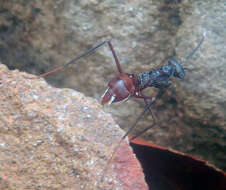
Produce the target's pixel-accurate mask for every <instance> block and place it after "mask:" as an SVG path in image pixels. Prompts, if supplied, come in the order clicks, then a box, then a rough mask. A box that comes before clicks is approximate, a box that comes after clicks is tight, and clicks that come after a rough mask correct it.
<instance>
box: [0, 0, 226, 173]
mask: <svg viewBox="0 0 226 190" xmlns="http://www.w3.org/2000/svg"><path fill="white" fill-rule="evenodd" d="M1 2H2V3H1V4H0V9H1V11H0V16H1V17H0V59H1V61H2V62H3V63H4V64H7V65H8V66H9V68H11V69H12V68H19V69H21V70H25V71H28V72H31V73H36V74H40V73H43V72H45V71H48V70H51V69H52V68H54V67H55V66H59V65H62V64H63V63H65V62H67V61H69V60H70V59H71V58H73V57H74V56H76V55H79V54H80V53H82V52H83V51H84V50H86V49H87V48H89V47H91V46H93V45H94V44H97V43H99V42H102V41H103V40H106V39H112V43H113V45H114V47H115V50H116V52H117V54H118V56H119V59H120V62H121V64H122V67H123V68H124V70H125V71H127V72H131V73H134V72H135V73H138V72H141V71H146V70H149V69H151V68H154V67H156V66H158V65H161V64H163V63H166V59H167V58H168V57H169V56H170V55H172V52H175V53H176V55H177V57H178V58H179V59H182V58H184V57H185V56H186V55H187V54H188V53H189V52H190V51H191V50H192V49H193V48H194V47H195V46H196V44H197V43H198V42H199V40H200V39H201V36H202V33H203V32H207V37H206V40H205V42H204V43H203V45H202V47H201V48H200V50H199V51H198V52H197V54H196V55H194V57H193V58H192V59H191V60H190V61H189V63H187V64H186V66H187V67H188V68H189V69H191V70H192V71H191V72H187V77H186V80H184V81H177V82H176V81H175V83H174V85H172V86H171V87H170V89H169V90H168V91H167V92H166V94H165V96H164V97H163V101H159V102H158V105H157V106H156V107H154V108H153V110H154V111H155V113H156V115H157V117H158V120H159V121H161V122H163V121H165V120H167V119H168V118H170V117H173V116H176V119H174V120H173V122H170V123H167V122H163V124H162V127H156V128H153V129H152V130H151V131H150V132H149V133H146V135H145V138H146V139H149V140H153V141H155V142H156V143H158V144H161V145H165V146H170V147H173V148H176V149H178V150H180V151H183V152H188V153H192V154H196V155H199V156H201V157H202V158H205V159H208V160H209V161H211V162H213V163H215V164H216V165H217V166H218V167H221V168H223V169H225V168H226V165H225V163H226V162H225V160H226V152H225V150H226V149H225V146H226V144H225V137H226V128H225V127H226V106H225V102H226V93H225V89H226V84H225V81H226V80H225V79H226V78H225V77H226V74H225V73H226V66H225V64H224V63H225V51H224V49H225V38H226V36H225V35H226V33H225V28H224V26H225V24H226V23H225V22H226V18H225V17H226V15H225V13H226V7H225V3H224V1H223V0H219V1H212V0H207V1H195V0H189V1H188V0H184V1H179V0H160V1H154V0H153V1H150V0H141V1H122V0H117V1H115V0H109V1H100V0H92V1H87V0H82V1H74V0H68V1H62V0H56V1H52V0H40V1H35V2H33V1H25V0H14V1H12V0H2V1H1ZM174 50H175V51H174ZM15 63H16V64H15ZM115 72H116V67H115V64H114V63H113V59H112V55H111V53H110V51H109V50H108V48H107V47H103V48H101V49H99V50H98V51H97V52H96V53H95V54H93V55H92V56H89V57H87V58H85V59H83V60H80V61H79V62H78V63H76V64H75V65H74V66H71V67H70V68H69V69H65V70H64V71H63V72H60V73H56V74H54V75H52V76H49V77H48V78H47V79H46V80H47V81H49V82H50V83H51V84H53V85H55V86H58V87H72V88H75V89H77V90H79V91H82V92H84V93H85V94H86V95H88V96H92V97H95V98H97V99H100V96H101V94H102V93H103V92H104V91H105V87H106V84H107V82H108V80H109V79H110V78H111V77H112V76H114V74H115ZM155 93H156V92H154V90H151V89H150V90H149V91H147V92H146V94H148V95H150V96H153V94H155ZM143 106H144V105H143V102H142V101H140V100H137V101H134V100H129V101H128V102H126V103H123V104H116V105H113V106H111V107H110V108H106V109H107V110H108V111H110V112H111V113H112V114H113V116H114V118H115V119H116V121H117V123H119V124H120V127H122V128H124V129H128V127H129V126H131V124H132V123H133V122H134V120H135V117H136V115H137V114H138V113H140V112H141V110H142V109H143ZM150 122H151V117H150V116H148V117H147V118H146V119H144V120H143V121H142V122H140V123H139V126H138V130H139V129H141V128H142V127H145V126H148V125H149V124H150Z"/></svg>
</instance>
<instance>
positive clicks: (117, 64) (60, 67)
mask: <svg viewBox="0 0 226 190" xmlns="http://www.w3.org/2000/svg"><path fill="white" fill-rule="evenodd" d="M106 43H107V44H108V46H109V48H110V50H111V52H112V55H113V57H114V59H115V63H116V66H117V69H118V71H119V72H120V73H123V71H122V68H121V65H120V63H119V60H118V57H117V55H116V53H115V51H114V48H113V46H112V44H111V42H110V41H109V40H107V41H103V42H101V43H100V44H98V45H97V46H95V47H92V48H90V49H88V50H86V51H85V52H84V53H83V54H81V55H79V56H77V57H75V58H73V59H72V60H71V61H69V62H68V63H66V64H64V65H62V66H59V67H56V68H55V69H53V70H51V71H49V72H46V73H43V74H41V75H39V77H46V76H48V75H50V74H52V73H55V72H57V71H60V70H62V69H64V68H65V67H67V66H68V65H71V64H74V63H76V61H78V60H79V59H81V58H82V57H84V56H87V55H90V54H91V53H93V52H94V51H95V50H96V49H98V48H99V47H101V46H103V45H104V44H106Z"/></svg>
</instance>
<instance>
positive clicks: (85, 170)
mask: <svg viewBox="0 0 226 190" xmlns="http://www.w3.org/2000/svg"><path fill="white" fill-rule="evenodd" d="M0 110H1V113H0V189H4V190H12V189H42V190H44V189H54V190H58V189H59V190H62V189H65V190H66V189H76V190H79V189H81V190H82V189H84V190H92V189H96V190H100V189H103V190H107V189H109V190H112V189H124V190H127V189H128V190H129V189H136V190H147V189H148V188H147V185H146V184H145V182H144V176H143V174H142V169H141V168H140V165H139V163H138V161H137V160H136V158H135V156H134V154H133V153H132V151H131V149H130V147H129V146H128V144H127V143H126V142H123V144H122V146H121V148H120V149H119V151H118V152H117V154H116V156H115V158H114V161H113V163H112V164H111V165H110V166H109V169H108V170H107V172H106V173H105V176H104V178H103V179H104V180H103V182H101V181H100V178H101V176H102V174H103V168H104V167H105V165H106V161H107V160H108V159H109V157H110V155H111V154H112V150H113V148H114V147H115V146H116V144H117V142H118V141H119V139H120V137H121V136H122V135H123V133H122V131H121V130H120V129H119V126H118V125H116V124H115V122H114V121H113V119H112V117H111V116H110V114H106V113H104V111H103V110H102V108H101V106H100V104H98V103H97V101H95V100H93V99H92V98H87V97H85V96H84V95H83V94H81V93H79V92H76V91H74V90H70V89H57V88H53V87H51V86H49V85H48V84H47V83H46V82H45V81H44V80H43V79H38V78H37V77H35V76H32V75H28V74H26V73H20V72H19V71H18V70H16V71H9V70H8V69H7V68H6V67H5V66H3V65H0ZM113 166H114V167H113ZM134 176H136V177H134Z"/></svg>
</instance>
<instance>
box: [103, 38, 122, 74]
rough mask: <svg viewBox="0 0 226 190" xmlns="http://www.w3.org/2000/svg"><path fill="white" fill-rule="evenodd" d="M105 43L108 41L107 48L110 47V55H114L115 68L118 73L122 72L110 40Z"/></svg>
mask: <svg viewBox="0 0 226 190" xmlns="http://www.w3.org/2000/svg"><path fill="white" fill-rule="evenodd" d="M107 43H108V46H109V48H110V50H111V52H112V55H113V57H114V59H115V63H116V66H117V69H118V71H119V73H123V71H122V67H121V65H120V63H119V60H118V57H117V55H116V53H115V50H114V48H113V46H112V44H111V42H110V41H108V42H107Z"/></svg>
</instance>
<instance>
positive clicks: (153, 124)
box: [130, 89, 164, 140]
mask: <svg viewBox="0 0 226 190" xmlns="http://www.w3.org/2000/svg"><path fill="white" fill-rule="evenodd" d="M163 93H164V91H163V90H162V89H161V90H159V92H158V94H157V95H156V97H155V98H152V101H151V102H150V103H147V99H144V101H145V104H146V107H145V109H146V108H147V109H148V110H149V111H150V113H151V116H152V120H153V123H152V125H150V126H148V127H146V128H145V129H144V130H142V131H141V132H139V133H138V134H137V135H135V136H133V137H132V138H131V139H130V140H133V139H135V138H137V137H139V136H141V135H142V134H143V133H145V132H146V131H147V130H149V129H151V128H152V127H154V126H155V125H158V122H157V120H156V118H155V116H154V113H153V111H152V109H151V106H152V105H153V104H154V103H155V101H156V99H158V98H160V97H161V96H162V95H163ZM141 95H142V96H143V94H141ZM138 119H139V120H140V119H141V118H138ZM139 120H138V121H139ZM138 121H137V122H138ZM136 124H137V123H136Z"/></svg>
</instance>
